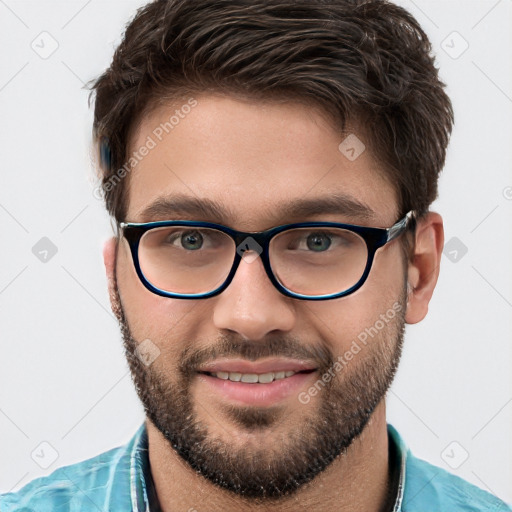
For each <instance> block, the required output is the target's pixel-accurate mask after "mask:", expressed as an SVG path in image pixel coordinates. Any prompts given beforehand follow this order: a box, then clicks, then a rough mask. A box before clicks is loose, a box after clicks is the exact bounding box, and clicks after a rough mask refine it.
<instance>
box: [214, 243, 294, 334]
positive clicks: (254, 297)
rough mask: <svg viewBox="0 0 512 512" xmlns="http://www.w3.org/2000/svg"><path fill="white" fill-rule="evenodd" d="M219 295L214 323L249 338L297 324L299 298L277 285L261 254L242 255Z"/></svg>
mask: <svg viewBox="0 0 512 512" xmlns="http://www.w3.org/2000/svg"><path fill="white" fill-rule="evenodd" d="M247 254H249V253H247ZM216 299H217V302H216V303H215V308H214V315H213V321H214V324H215V326H216V327H217V328H218V329H228V330H230V331H234V332H237V333H238V334H240V335H241V336H243V337H244V338H246V339H251V340H259V339H261V338H263V337H264V336H265V335H266V334H267V333H269V332H272V331H276V330H278V331H289V330H291V329H292V328H293V326H294V324H295V315H296V313H295V304H294V302H295V301H296V299H293V298H291V297H286V296H285V295H283V294H281V293H280V292H279V291H278V290H277V289H276V288H275V287H274V285H273V284H272V282H271V281H270V279H269V277H268V276H267V273H266V272H265V268H264V267H263V262H262V260H261V258H260V257H257V258H256V259H254V260H251V259H249V258H244V259H242V261H241V262H240V265H239V266H238V269H237V271H236V274H235V276H234V277H233V280H232V281H231V283H230V284H229V286H228V287H227V288H226V289H225V290H224V291H223V292H222V293H221V294H220V295H218V296H217V297H216Z"/></svg>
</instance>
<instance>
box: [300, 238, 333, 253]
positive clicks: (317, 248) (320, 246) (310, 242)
mask: <svg viewBox="0 0 512 512" xmlns="http://www.w3.org/2000/svg"><path fill="white" fill-rule="evenodd" d="M306 243H307V247H308V249H310V250H312V251H314V252H321V251H325V250H327V249H329V247H330V246H331V237H330V236H328V235H326V234H325V233H313V234H311V235H309V236H308V237H307V242H306Z"/></svg>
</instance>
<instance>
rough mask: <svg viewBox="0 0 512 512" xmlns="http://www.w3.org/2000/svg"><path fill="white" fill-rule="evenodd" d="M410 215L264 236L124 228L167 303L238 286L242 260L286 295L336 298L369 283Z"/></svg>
mask: <svg viewBox="0 0 512 512" xmlns="http://www.w3.org/2000/svg"><path fill="white" fill-rule="evenodd" d="M412 216H413V211H410V212H409V213H407V215H405V217H403V218H402V219H401V220H399V221H398V222H397V223H396V224H394V225H393V226H391V227H390V228H388V229H383V228H373V227H366V226H355V225H352V224H339V223H335V222H301V223H295V224H285V225H282V226H277V227H274V228H271V229H268V230H266V231H261V232H252V233H251V232H244V231H236V230H233V229H231V228H228V227H226V226H222V225H220V224H214V223H211V222H200V221H189V220H176V221H174V220H169V221H158V222H147V223H125V222H121V223H120V224H119V227H120V228H121V234H122V236H124V238H125V239H126V240H127V241H128V244H129V246H130V250H131V254H132V258H133V263H134V266H135V270H136V272H137V275H138V276H139V278H140V280H141V281H142V284H143V285H144V286H145V287H146V288H147V289H148V290H150V291H152V292H153V293H156V294H157V295H161V296H162V297H172V298H180V299H200V298H208V297H213V296H215V295H218V294H219V293H221V292H222V291H223V290H225V289H226V288H227V287H228V286H229V284H230V283H231V281H232V279H233V277H234V275H235V273H236V271H237V269H238V266H239V264H240V261H241V260H242V259H244V261H246V262H248V263H250V262H251V261H253V260H254V259H256V258H257V257H258V256H259V257H261V260H262V262H263V267H264V268H265V271H266V273H267V275H268V277H269V279H270V281H271V282H272V283H273V285H274V286H275V287H276V288H277V289H278V290H279V291H280V292H281V293H282V294H284V295H286V296H288V297H294V298H297V299H305V300H328V299H335V298H338V297H344V296H346V295H349V294H351V293H353V292H355V291H356V290H357V289H359V288H360V287H361V286H362V285H363V284H364V282H365V281H366V279H367V277H368V274H369V273H370V269H371V266H372V262H373V259H374V256H375V252H376V251H377V249H379V248H380V247H383V246H384V245H386V244H387V243H389V242H391V241H392V240H394V239H395V238H397V237H398V236H399V235H401V234H402V233H403V232H404V231H405V229H406V228H407V226H408V224H409V222H410V220H411V218H412Z"/></svg>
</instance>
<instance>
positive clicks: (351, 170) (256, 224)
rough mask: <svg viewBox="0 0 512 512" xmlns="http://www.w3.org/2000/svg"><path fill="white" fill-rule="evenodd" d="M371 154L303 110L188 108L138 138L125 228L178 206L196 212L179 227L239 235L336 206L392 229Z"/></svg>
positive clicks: (230, 104) (235, 104) (389, 203)
mask: <svg viewBox="0 0 512 512" xmlns="http://www.w3.org/2000/svg"><path fill="white" fill-rule="evenodd" d="M347 136H348V138H347ZM340 144H341V146H340ZM144 147H145V148H146V149H145V150H144V149H143V148H144ZM370 149H371V148H367V147H365V145H364V136H362V135H361V134H360V133H356V131H355V130H354V131H351V130H350V129H349V130H348V131H347V132H346V133H343V134H342V133H341V132H339V131H337V130H336V129H335V128H334V126H333V124H332V123H330V122H329V121H328V120H327V118H326V117H325V116H323V115H322V113H321V112H320V111H319V110H318V109H315V108H313V107H310V106H306V105H304V104H300V103H297V102H288V103H276V102H274V103H269V102H265V103H262V102H250V101H243V100H240V99H234V98H231V97H225V96H219V95H201V96H196V97H194V98H187V99H185V100H183V101H182V102H175V103H173V104H172V105H168V106H162V107H159V108H157V109H155V110H153V111H152V112H151V114H149V115H148V116H146V117H145V118H144V119H143V120H142V122H141V124H140V126H139V127H138V129H137V131H136V133H135V135H134V137H133V138H132V143H131V145H130V155H133V154H134V152H137V153H138V156H137V159H136V160H135V159H133V160H132V161H133V163H134V164H135V165H132V170H131V171H130V173H129V174H128V177H129V181H128V187H129V194H128V196H129V205H128V218H127V220H128V221H131V222H145V221H149V220H163V219H165V218H167V219H171V218H173V216H172V212H170V211H169V212H168V213H169V214H168V215H166V208H167V207H168V206H169V203H171V202H172V201H173V199H172V198H175V200H176V201H175V202H176V204H178V202H179V203H180V204H181V205H185V204H186V203H189V204H191V203H193V205H194V206H193V208H192V209H190V210H186V209H185V210H184V211H185V214H184V216H183V217H181V216H180V217H178V216H176V218H184V217H187V218H196V219H198V220H211V221H217V222H222V223H224V224H227V225H231V226H232V227H234V228H238V229H247V230H259V229H267V228H268V227H271V226H273V225H276V224H279V223H286V222H288V221H290V222H293V221H297V220H301V219H305V218H306V217H307V218H310V217H312V216H315V215H317V214H318V215H319V214H326V213H327V212H331V213H330V214H331V215H334V214H335V213H336V211H335V210H336V205H339V206H340V209H339V215H341V216H344V217H347V219H348V220H359V221H360V222H361V223H363V224H364V223H366V224H369V225H371V224H374V225H375V223H376V222H377V223H386V224H389V223H390V222H391V223H392V222H395V221H396V215H397V204H396V194H395V191H394V187H393V186H392V185H391V184H390V183H389V181H388V180H387V178H386V177H385V175H384V173H383V172H382V169H381V168H380V167H379V166H378V163H377V162H376V161H375V160H374V159H373V157H372V156H371V151H370ZM361 151H362V152H361ZM142 153H144V155H143V156H142ZM359 153H360V154H359ZM358 154H359V155H358ZM354 156H355V157H356V158H354ZM187 198H188V199H190V201H188V202H187ZM155 203H156V204H155ZM322 204H323V205H325V207H326V208H325V211H321V210H320V209H318V210H317V209H316V208H317V207H318V206H322ZM201 205H203V206H204V208H201ZM345 206H346V207H345ZM194 208H195V210H194ZM193 212H196V215H193ZM177 213H178V212H176V214H177Z"/></svg>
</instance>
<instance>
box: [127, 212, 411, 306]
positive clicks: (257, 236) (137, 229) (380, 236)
mask: <svg viewBox="0 0 512 512" xmlns="http://www.w3.org/2000/svg"><path fill="white" fill-rule="evenodd" d="M412 216H413V211H410V212H408V213H407V214H406V215H405V217H403V218H402V219H401V220H399V221H398V222H397V223H396V224H394V225H393V226H391V227H390V228H387V229H386V228H372V227H366V226H355V225H353V224H339V223H336V222H300V223H295V224H283V225H281V226H276V227H274V228H271V229H268V230H266V231H258V232H245V231H236V230H234V229H231V228H228V227H227V226H223V225H221V224H214V223H212V222H202V221H192V220H168V221H157V222H146V223H131V222H128V223H127V222H121V223H119V227H120V228H121V235H122V236H124V238H125V239H126V240H127V241H128V244H129V246H130V251H131V254H132V259H133V263H134V266H135V270H136V272H137V275H138V276H139V279H140V280H141V282H142V284H143V285H144V286H145V287H146V288H147V289H148V290H150V291H151V292H153V293H156V294H157V295H160V296H162V297H170V298H177V299H206V298H208V297H214V296H215V295H218V294H219V293H221V292H222V291H224V290H225V289H226V288H227V287H228V286H229V284H230V283H231V281H232V280H233V277H234V276H235V273H236V271H237V269H238V265H239V264H240V261H241V260H242V257H243V249H242V250H240V252H241V253H242V254H240V252H239V251H238V250H237V251H236V252H235V256H234V261H233V265H232V266H231V270H230V272H229V274H228V276H227V278H226V280H225V281H224V282H223V283H222V285H220V286H219V287H218V288H216V289H215V290H213V291H211V292H207V293H195V294H183V293H173V292H168V291H165V290H161V289H160V288H157V287H155V286H153V285H152V284H151V283H150V282H149V281H148V280H147V279H146V277H145V276H144V274H143V273H142V270H141V268H140V262H139V243H140V239H141V237H142V235H143V234H144V233H146V231H149V230H150V229H154V228H160V227H166V226H187V227H202V228H213V229H217V230H218V231H222V232H223V233H226V234H227V235H229V236H230V237H231V238H232V239H233V240H234V242H235V244H236V247H237V248H238V247H239V246H240V245H241V244H242V243H243V242H244V241H245V240H246V239H247V238H248V237H251V238H253V239H254V240H255V241H256V242H257V243H258V244H259V245H260V246H261V248H262V252H261V254H260V257H261V260H262V262H263V267H264V268H265V271H266V273H267V275H268V277H269V279H270V281H271V282H272V284H273V285H274V286H275V287H276V288H277V289H278V290H279V291H280V292H281V293H282V294H283V295H286V296H287V297H293V298H295V299H302V300H329V299H336V298H339V297H345V296H347V295H350V294H351V293H354V292H355V291H356V290H358V289H359V288H361V286H362V285H363V284H364V282H365V281H366V279H367V277H368V275H369V273H370V269H371V267H372V263H373V259H374V256H375V252H376V251H377V249H379V248H381V247H383V246H384V245H386V244H387V243H389V242H391V241H392V240H394V239H395V238H397V237H398V236H400V235H401V234H402V233H403V232H404V231H405V229H406V228H407V226H408V224H409V222H410V220H411V218H412ZM310 227H317V228H323V227H325V228H343V229H346V230H348V231H352V232H354V233H356V234H358V235H359V236H360V237H361V238H362V239H363V240H364V241H365V243H366V246H367V248H368V257H367V260H366V266H365V268H364V271H363V275H362V276H361V278H360V279H359V281H358V282H357V283H356V284H355V285H354V286H352V287H351V288H349V289H348V290H344V291H342V292H339V293H334V294H328V295H314V296H311V295H303V294H300V293H295V292H292V291H291V290H288V289H287V288H285V287H284V286H283V285H281V283H280V282H279V281H278V280H277V279H276V277H275V276H274V273H273V271H272V267H271V265H270V260H269V253H268V251H269V244H270V241H271V240H272V238H273V237H274V236H275V235H277V234H278V233H282V232H283V231H287V230H289V229H295V228H310Z"/></svg>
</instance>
